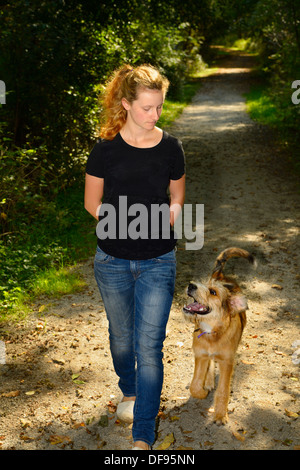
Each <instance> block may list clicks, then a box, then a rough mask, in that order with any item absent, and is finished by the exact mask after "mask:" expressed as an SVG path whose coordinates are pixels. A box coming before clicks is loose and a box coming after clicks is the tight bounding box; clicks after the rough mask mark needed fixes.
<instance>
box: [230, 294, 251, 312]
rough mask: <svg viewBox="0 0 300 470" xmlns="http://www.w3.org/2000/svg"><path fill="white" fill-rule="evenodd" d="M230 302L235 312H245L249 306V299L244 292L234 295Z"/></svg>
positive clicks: (231, 308)
mask: <svg viewBox="0 0 300 470" xmlns="http://www.w3.org/2000/svg"><path fill="white" fill-rule="evenodd" d="M228 303H229V306H230V310H231V312H232V313H233V314H236V313H241V312H244V311H245V310H247V308H248V304H247V299H246V297H245V296H244V295H242V294H237V295H232V296H231V297H230V299H229V301H228Z"/></svg>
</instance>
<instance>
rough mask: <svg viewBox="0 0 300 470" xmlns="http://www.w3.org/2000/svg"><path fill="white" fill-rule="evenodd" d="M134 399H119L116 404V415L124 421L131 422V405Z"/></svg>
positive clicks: (132, 405)
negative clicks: (119, 401)
mask: <svg viewBox="0 0 300 470" xmlns="http://www.w3.org/2000/svg"><path fill="white" fill-rule="evenodd" d="M134 403H135V402H134V401H133V400H128V401H121V403H119V404H118V406H117V417H118V418H119V419H120V420H121V421H125V423H133V407H134Z"/></svg>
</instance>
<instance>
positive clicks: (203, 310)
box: [183, 302, 210, 315]
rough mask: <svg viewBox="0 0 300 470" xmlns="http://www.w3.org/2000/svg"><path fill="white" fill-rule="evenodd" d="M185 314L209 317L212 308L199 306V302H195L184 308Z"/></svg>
mask: <svg viewBox="0 0 300 470" xmlns="http://www.w3.org/2000/svg"><path fill="white" fill-rule="evenodd" d="M183 311H184V312H185V313H192V314H194V313H196V314H198V315H207V314H208V313H209V312H210V308H209V307H207V306H206V305H202V304H199V303H198V302H193V303H192V304H189V305H185V306H184V307H183Z"/></svg>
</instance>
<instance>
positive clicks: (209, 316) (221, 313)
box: [183, 248, 254, 424]
mask: <svg viewBox="0 0 300 470" xmlns="http://www.w3.org/2000/svg"><path fill="white" fill-rule="evenodd" d="M233 257H242V258H246V259H248V260H249V261H250V262H251V263H254V258H253V256H252V255H251V254H250V253H248V251H245V250H242V249H240V248H227V249H226V250H224V251H222V253H221V254H220V255H219V256H218V258H217V260H216V264H215V268H214V270H213V273H212V276H211V278H210V279H209V281H208V283H207V284H205V285H204V284H194V283H191V284H190V285H189V286H188V291H187V293H188V295H189V296H190V297H193V299H194V302H193V303H192V304H189V305H186V306H185V307H184V308H183V312H184V314H185V317H186V318H188V319H189V320H190V321H192V322H194V323H195V326H196V328H195V331H194V338H193V351H194V354H195V370H194V377H193V380H192V383H191V387H190V392H191V395H192V396H193V397H195V398H205V397H206V396H207V394H208V392H209V391H210V390H212V389H213V388H214V360H215V361H217V362H218V364H219V371H220V375H219V382H218V387H217V390H216V393H215V403H214V421H216V422H217V423H218V424H225V423H226V422H227V419H228V418H227V405H228V401H229V393H230V380H231V375H232V372H233V365H234V356H235V352H236V350H237V347H238V344H239V342H240V339H241V336H242V332H243V329H244V327H245V325H246V313H245V311H246V309H247V308H248V307H247V301H246V298H245V297H244V296H243V295H242V294H241V290H240V288H239V286H238V285H237V283H236V282H235V281H234V280H232V279H229V278H228V277H225V276H224V274H223V268H224V265H225V263H226V261H227V260H228V259H229V258H233Z"/></svg>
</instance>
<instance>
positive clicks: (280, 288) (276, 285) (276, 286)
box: [271, 284, 283, 290]
mask: <svg viewBox="0 0 300 470" xmlns="http://www.w3.org/2000/svg"><path fill="white" fill-rule="evenodd" d="M271 287H272V289H278V290H282V289H283V287H282V286H280V285H279V284H273V285H272V286H271Z"/></svg>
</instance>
